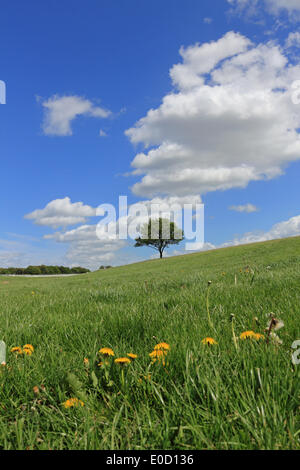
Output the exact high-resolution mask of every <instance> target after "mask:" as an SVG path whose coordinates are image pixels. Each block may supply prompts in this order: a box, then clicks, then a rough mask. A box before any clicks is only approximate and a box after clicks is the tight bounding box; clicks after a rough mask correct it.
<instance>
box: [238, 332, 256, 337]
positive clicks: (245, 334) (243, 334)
mask: <svg viewBox="0 0 300 470" xmlns="http://www.w3.org/2000/svg"><path fill="white" fill-rule="evenodd" d="M255 334H256V333H254V331H252V330H249V331H244V332H243V333H242V334H241V336H240V338H241V339H249V338H255Z"/></svg>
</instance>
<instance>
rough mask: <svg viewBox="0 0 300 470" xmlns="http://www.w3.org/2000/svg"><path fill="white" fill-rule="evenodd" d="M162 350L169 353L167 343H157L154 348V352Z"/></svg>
mask: <svg viewBox="0 0 300 470" xmlns="http://www.w3.org/2000/svg"><path fill="white" fill-rule="evenodd" d="M160 349H162V350H164V351H170V349H171V348H170V345H169V344H168V343H158V344H157V345H156V346H154V351H156V350H160Z"/></svg>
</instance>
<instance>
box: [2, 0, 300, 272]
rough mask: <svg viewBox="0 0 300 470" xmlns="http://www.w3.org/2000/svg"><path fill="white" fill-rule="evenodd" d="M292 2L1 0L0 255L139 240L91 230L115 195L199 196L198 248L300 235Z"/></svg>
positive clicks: (16, 257) (109, 248) (92, 248)
mask: <svg viewBox="0 0 300 470" xmlns="http://www.w3.org/2000/svg"><path fill="white" fill-rule="evenodd" d="M297 4H298V2H295V1H294V0H285V1H284V0H262V1H260V2H257V1H255V0H215V1H211V0H209V1H206V0H202V1H201V2H200V1H199V0H185V1H183V0H164V1H163V2H162V1H161V0H160V1H158V0H151V1H146V0H127V1H126V2H125V1H124V0H88V1H86V2H82V1H78V0H72V1H71V0H66V1H64V2H59V1H54V0H52V1H50V0H45V1H43V2H40V1H35V0H28V1H27V2H24V1H21V0H20V1H16V0H11V2H6V5H5V6H4V7H3V6H2V7H1V29H0V80H3V81H4V82H5V83H6V87H7V96H6V104H5V105H2V104H0V158H1V185H0V195H1V198H0V201H1V202H0V214H1V226H0V266H12V265H13V266H16V265H22V266H26V265H28V264H40V263H45V264H57V263H59V264H66V265H78V264H81V265H85V266H88V267H91V268H92V269H94V268H96V267H97V266H100V265H101V264H113V265H117V264H123V263H129V262H134V261H137V260H140V259H146V258H148V257H150V256H152V252H151V250H149V249H139V250H137V249H134V248H133V242H132V241H128V243H116V244H115V245H114V246H113V244H112V243H111V242H109V243H108V242H105V243H102V242H101V241H99V240H96V239H94V238H93V237H94V231H95V230H94V229H95V224H96V223H97V221H98V219H99V218H97V217H95V213H94V209H95V208H96V207H97V206H98V205H100V204H102V203H111V204H114V205H116V206H117V204H118V197H119V195H127V196H128V202H129V204H135V203H137V202H139V201H143V200H147V201H151V200H153V198H160V199H161V200H168V198H170V197H173V198H177V199H176V200H178V201H183V200H185V199H184V198H187V197H198V198H199V200H200V198H201V200H202V201H203V202H204V204H205V241H206V243H207V246H206V247H207V248H209V247H214V246H223V245H224V244H225V245H226V244H238V243H246V242H248V241H259V240H265V239H270V238H277V237H281V236H294V235H300V215H299V214H300V212H299V179H300V178H299V177H300V141H299V134H298V131H297V129H299V128H300V104H295V103H293V102H292V98H291V96H292V91H291V90H292V88H291V87H292V84H293V83H295V81H297V80H300V67H299V65H298V63H299V57H300V55H299V54H300V49H299V48H300V34H299V33H298V30H299V24H300V23H299V15H300V5H297ZM180 51H181V52H180ZM210 63H211V64H210ZM150 110H152V111H153V112H151V111H150ZM253 142H255V145H254V143H253ZM79 203H81V204H79ZM49 204H50V206H49ZM37 210H39V212H36V211H37ZM28 214H32V215H31V216H30V215H29V217H28ZM26 215H27V217H26V218H25V216H26ZM70 217H71V218H70ZM92 233H93V235H92ZM179 252H183V250H182V249H181V251H180V249H179V248H176V250H175V251H173V253H174V254H177V253H179ZM171 253H172V250H171Z"/></svg>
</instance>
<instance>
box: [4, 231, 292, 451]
mask: <svg viewBox="0 0 300 470" xmlns="http://www.w3.org/2000/svg"><path fill="white" fill-rule="evenodd" d="M208 281H211V283H208ZM299 281H300V237H296V238H290V239H285V240H276V241H270V242H265V243H259V244H253V245H244V246H238V247H232V248H226V249H221V250H214V251H211V252H205V253H195V254H191V255H186V256H179V257H172V258H166V259H163V260H152V261H147V262H143V263H137V264H134V265H129V266H123V267H119V268H113V269H110V270H106V271H103V270H101V271H98V272H96V273H91V274H85V275H82V276H81V275H80V276H78V277H76V278H73V277H72V278H56V279H49V278H46V279H41V278H38V279H33V278H25V279H24V278H1V279H0V321H1V323H0V324H1V330H0V331H1V337H0V340H1V339H3V340H4V341H5V342H6V344H7V347H8V353H7V365H6V366H3V367H2V368H1V371H0V403H1V408H0V447H1V448H5V449H7V448H12V449H15V448H32V449H49V448H51V449H147V448H149V449H162V448H163V449H185V450H188V449H196V448H199V449H200V448H201V449H245V448H250V449H295V448H299V447H300V446H299V438H300V432H299V430H300V425H299V396H300V374H299V366H296V365H293V363H292V356H291V355H292V349H291V346H292V343H293V342H294V341H295V340H296V339H300V332H299V310H300V307H299V306H300V290H299ZM271 312H273V314H274V315H275V316H276V317H278V318H280V319H281V320H283V322H284V327H283V328H282V329H281V330H279V331H278V332H277V334H278V338H279V339H280V341H282V344H278V343H276V342H274V341H270V342H269V344H267V341H266V336H267V335H266V332H265V328H266V326H267V322H268V319H269V314H270V313H271ZM247 330H254V331H255V333H259V334H261V335H264V337H265V339H260V340H254V339H247V340H243V339H240V335H241V334H242V332H244V331H247ZM206 337H210V338H213V339H214V340H215V342H216V344H213V345H211V346H208V345H206V344H203V343H202V340H203V339H204V338H206ZM160 342H166V343H168V344H169V345H170V351H169V352H168V353H167V354H162V356H161V357H160V358H159V357H158V358H157V361H156V362H153V361H152V360H151V357H149V353H151V351H152V350H153V348H154V346H155V344H156V343H160ZM28 343H29V344H32V345H33V346H34V352H33V354H32V355H30V356H29V355H28V356H27V355H26V354H16V353H14V352H10V349H11V348H12V347H16V346H20V347H21V348H22V347H23V346H24V345H25V344H28ZM102 347H110V348H112V349H113V351H114V356H111V357H105V356H103V354H101V353H99V352H98V351H99V349H100V348H102ZM127 353H135V354H137V356H138V357H137V358H136V359H135V360H133V361H132V362H131V363H130V364H129V365H128V366H124V367H123V368H122V366H120V365H118V364H116V363H114V359H115V358H117V357H125V356H126V355H127ZM84 359H85V360H84ZM87 359H88V360H87ZM99 364H100V365H99ZM70 374H71V375H70ZM35 387H37V388H35ZM72 397H73V398H78V399H79V400H82V402H83V403H84V406H81V404H79V406H78V407H71V408H65V405H64V403H66V401H67V400H68V399H69V398H72ZM67 403H70V402H67ZM75 433H76V434H75Z"/></svg>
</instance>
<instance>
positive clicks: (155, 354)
mask: <svg viewBox="0 0 300 470" xmlns="http://www.w3.org/2000/svg"><path fill="white" fill-rule="evenodd" d="M167 354H168V351H166V350H163V349H155V350H154V351H152V352H151V353H150V354H149V356H150V357H151V359H152V362H153V363H154V362H156V361H158V362H161V363H162V364H163V365H165V357H166V355H167Z"/></svg>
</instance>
